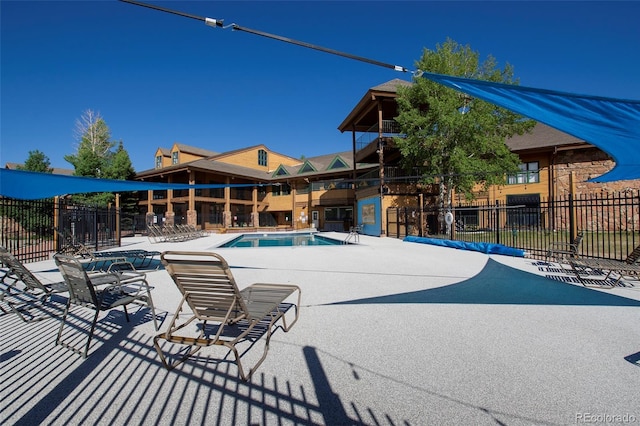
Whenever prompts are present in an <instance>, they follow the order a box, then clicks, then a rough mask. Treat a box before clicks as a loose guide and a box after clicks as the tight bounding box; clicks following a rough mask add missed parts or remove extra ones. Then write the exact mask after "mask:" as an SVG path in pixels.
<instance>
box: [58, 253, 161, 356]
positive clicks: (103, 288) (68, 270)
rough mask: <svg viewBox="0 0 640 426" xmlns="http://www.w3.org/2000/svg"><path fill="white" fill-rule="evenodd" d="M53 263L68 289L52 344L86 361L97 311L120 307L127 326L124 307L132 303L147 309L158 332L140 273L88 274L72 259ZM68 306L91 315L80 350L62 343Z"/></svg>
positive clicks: (151, 302) (147, 289)
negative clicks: (54, 340) (79, 307)
mask: <svg viewBox="0 0 640 426" xmlns="http://www.w3.org/2000/svg"><path fill="white" fill-rule="evenodd" d="M54 259H55V262H56V264H57V265H58V268H59V269H60V272H61V273H62V276H63V278H64V280H65V283H66V284H67V287H68V289H69V299H68V302H67V306H66V307H65V310H64V314H63V315H62V317H61V318H60V329H59V330H58V337H57V338H56V344H59V345H62V346H64V347H66V348H69V349H71V350H72V351H74V352H75V353H78V354H80V355H82V357H83V358H86V357H87V354H88V352H89V346H90V345H91V338H92V337H93V331H94V330H95V326H96V322H97V321H98V314H99V313H100V311H107V310H110V309H113V308H116V307H118V306H122V307H123V309H124V313H125V317H126V318H127V322H128V321H129V313H128V312H127V305H129V304H132V303H133V304H138V305H142V306H146V307H148V308H149V309H150V310H151V314H152V316H153V323H154V325H155V328H156V330H157V329H158V322H157V319H156V313H155V309H154V306H153V300H152V299H151V288H150V287H149V284H148V283H147V280H146V275H145V274H144V273H139V272H105V273H91V274H88V273H87V271H86V270H85V269H84V267H83V265H82V263H80V261H79V260H78V258H76V257H75V256H68V255H60V254H58V255H55V256H54ZM71 305H79V306H82V307H85V308H90V309H93V310H94V311H95V315H94V316H93V321H92V323H91V327H90V329H89V332H88V337H87V343H86V345H85V346H84V349H77V348H76V347H74V346H72V345H70V344H67V343H64V342H62V330H63V328H64V324H65V322H66V319H67V315H68V314H69V310H70V309H71Z"/></svg>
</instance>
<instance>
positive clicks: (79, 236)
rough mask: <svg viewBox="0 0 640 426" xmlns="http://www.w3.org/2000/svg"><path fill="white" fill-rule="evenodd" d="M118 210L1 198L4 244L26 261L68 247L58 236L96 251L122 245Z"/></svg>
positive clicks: (0, 233)
mask: <svg viewBox="0 0 640 426" xmlns="http://www.w3.org/2000/svg"><path fill="white" fill-rule="evenodd" d="M119 225H120V216H119V211H118V209H116V208H98V207H95V206H83V205H76V204H73V203H70V202H69V201H68V200H64V199H45V200H16V199H12V198H0V244H1V245H2V246H3V247H5V248H6V249H7V250H9V251H10V252H11V253H13V255H14V256H16V257H17V258H18V259H19V260H20V261H22V262H35V261H39V260H46V259H49V258H50V257H51V255H52V254H54V253H56V252H58V251H60V250H61V249H62V248H63V246H64V245H65V244H66V242H65V241H63V240H62V239H61V238H60V237H59V235H58V234H57V233H56V228H57V229H58V230H60V231H61V232H63V233H64V232H66V233H67V234H68V235H71V238H73V241H74V242H75V243H81V244H83V245H85V246H87V247H89V248H91V249H94V250H102V249H105V248H110V247H117V246H119V245H120V234H119V232H118V231H119Z"/></svg>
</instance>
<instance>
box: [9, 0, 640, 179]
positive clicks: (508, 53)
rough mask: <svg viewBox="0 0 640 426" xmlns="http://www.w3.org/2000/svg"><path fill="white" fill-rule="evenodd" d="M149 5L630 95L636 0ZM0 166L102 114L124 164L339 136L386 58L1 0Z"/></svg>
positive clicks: (139, 13) (51, 150)
mask: <svg viewBox="0 0 640 426" xmlns="http://www.w3.org/2000/svg"><path fill="white" fill-rule="evenodd" d="M149 3H153V4H156V5H160V6H163V7H167V8H172V9H177V10H180V11H183V12H186V13H190V14H194V15H198V16H206V17H211V18H217V19H224V20H225V24H231V23H236V24H238V25H240V26H243V27H248V28H251V29H256V30H261V31H265V32H269V33H273V34H277V35H280V36H284V37H289V38H293V39H296V40H301V41H304V42H308V43H312V44H316V45H320V46H324V47H327V48H331V49H335V50H339V51H344V52H348V53H351V54H354V55H358V56H363V57H368V58H371V59H375V60H378V61H381V62H386V63H391V64H396V65H401V66H405V67H407V68H410V69H413V67H414V63H415V61H416V60H417V59H419V57H420V56H421V54H422V50H423V48H425V47H426V48H429V49H435V48H436V45H437V44H438V43H442V42H444V41H445V40H446V38H447V37H450V38H452V39H453V40H455V41H457V42H458V43H461V44H468V45H470V46H471V48H472V49H473V50H476V51H478V52H479V53H480V56H481V58H485V57H486V56H487V55H493V56H494V57H495V58H496V59H497V60H498V62H499V64H500V66H501V67H502V66H503V65H504V63H505V62H509V63H510V64H512V65H513V66H514V67H515V74H516V77H519V78H520V81H521V84H522V85H523V86H531V87H538V88H545V89H552V90H561V91H566V92H572V93H579V94H591V95H601V96H607V97H615V98H625V99H636V100H638V99H640V78H639V77H638V76H639V75H640V24H639V21H638V17H640V2H612V1H608V2H577V1H576V2H538V1H533V2H505V1H501V2H486V1H478V2H456V1H449V2H444V1H443V2H430V1H412V2H400V1H375V2H364V1H350V2H342V1H338V2H311V1H286V2H273V1H259V2H250V1H233V2H227V1H181V2H157V1H149ZM0 8H1V9H0V15H1V19H2V22H1V43H2V46H1V48H2V49H1V60H2V62H1V71H0V72H1V92H0V96H1V99H0V100H1V103H0V108H1V110H0V111H1V121H0V126H1V133H0V137H1V139H0V144H1V145H0V165H1V166H3V167H4V165H5V163H7V162H16V163H21V162H24V160H26V158H27V157H28V153H29V151H32V150H36V149H37V150H40V151H42V152H44V153H45V154H46V155H47V156H48V157H49V158H50V160H51V164H52V166H54V167H62V168H72V166H71V165H70V164H69V163H67V162H66V161H64V158H63V157H64V155H66V154H72V153H74V152H75V150H76V147H77V140H76V139H75V137H74V129H75V123H76V120H78V119H79V118H80V116H81V115H82V113H83V112H84V111H85V110H87V109H92V110H94V111H96V112H99V113H100V114H101V116H102V117H103V118H104V120H105V121H106V123H107V125H108V126H109V127H110V129H111V134H112V138H113V139H114V140H116V141H118V140H122V141H123V143H124V147H125V149H126V150H127V151H128V152H129V155H130V156H131V159H132V162H133V165H134V168H135V169H136V171H138V172H140V171H143V170H147V169H150V168H153V165H154V163H153V155H154V152H155V150H156V149H157V148H158V147H166V148H170V147H171V146H172V145H173V143H174V142H180V143H183V144H187V145H192V146H197V147H201V148H206V149H209V150H212V151H216V152H224V151H229V150H233V149H237V148H242V147H247V146H252V145H256V144H261V143H263V144H265V145H266V146H268V147H269V148H270V149H272V150H275V151H277V152H281V153H283V154H288V155H291V156H293V157H300V156H302V155H304V156H306V157H311V156H316V155H322V154H328V153H333V152H340V151H349V150H350V149H351V136H350V134H348V133H345V134H341V133H340V132H339V131H338V130H337V126H338V125H339V124H340V123H341V122H342V120H343V119H344V118H345V117H346V116H347V114H348V113H349V112H350V111H351V109H352V108H353V107H354V106H355V105H356V103H357V102H358V101H359V100H360V99H361V98H362V96H363V95H364V94H365V93H366V91H367V90H368V89H369V88H370V87H373V86H376V85H378V84H380V83H383V82H386V81H388V80H391V79H393V78H403V79H406V80H410V77H411V76H410V75H409V74H403V73H399V72H395V71H393V70H389V69H386V68H381V67H376V66H374V65H369V64H366V63H361V62H357V61H353V60H350V59H346V58H341V57H337V56H333V55H329V54H326V53H322V52H317V51H314V50H309V49H305V48H302V47H299V46H294V45H291V44H287V43H283V42H279V41H275V40H270V39H266V38H263V37H259V36H256V35H252V34H248V33H245V32H240V31H232V30H231V29H221V28H212V27H208V26H206V25H205V24H204V23H202V22H199V21H196V20H192V19H187V18H183V17H179V16H175V15H170V14H166V13H162V12H159V11H155V10H151V9H147V8H142V7H139V6H134V5H131V4H128V3H123V2H120V1H117V0H104V1H41V2H35V1H5V0H2V1H1V2H0Z"/></svg>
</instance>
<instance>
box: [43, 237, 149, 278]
mask: <svg viewBox="0 0 640 426" xmlns="http://www.w3.org/2000/svg"><path fill="white" fill-rule="evenodd" d="M55 231H56V233H57V234H58V236H59V237H60V239H61V240H62V241H63V242H64V243H63V245H62V248H61V249H60V251H58V254H67V255H71V256H74V257H77V258H78V259H79V260H80V262H81V263H82V264H83V266H84V268H85V269H86V270H88V271H109V270H110V268H111V267H112V265H114V264H120V265H119V267H120V268H122V267H123V266H124V265H125V264H131V265H133V267H134V268H136V269H144V268H147V267H149V266H150V265H151V264H152V262H153V258H154V257H156V256H160V252H159V251H147V250H112V251H94V250H92V249H91V248H89V247H87V246H86V245H84V244H82V243H80V242H78V241H77V240H76V239H75V238H74V237H73V235H71V233H70V232H69V231H67V230H66V229H65V230H63V231H60V230H59V229H57V228H55ZM158 266H159V265H158Z"/></svg>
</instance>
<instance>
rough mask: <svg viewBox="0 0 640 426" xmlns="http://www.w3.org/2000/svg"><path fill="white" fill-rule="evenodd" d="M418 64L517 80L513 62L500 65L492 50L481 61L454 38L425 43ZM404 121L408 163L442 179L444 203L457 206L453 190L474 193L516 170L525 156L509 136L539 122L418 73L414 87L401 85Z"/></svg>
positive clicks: (430, 179)
mask: <svg viewBox="0 0 640 426" xmlns="http://www.w3.org/2000/svg"><path fill="white" fill-rule="evenodd" d="M416 66H417V68H418V69H420V70H424V71H429V72H433V73H438V74H447V75H453V76H461V77H467V78H474V79H478V80H488V81H493V82H500V83H506V84H517V81H516V80H515V79H514V77H513V68H512V67H511V66H510V65H509V64H507V65H506V66H505V67H504V69H499V68H498V66H497V63H496V60H495V59H494V58H493V57H491V56H489V57H488V58H487V59H486V60H485V61H484V62H480V57H479V54H478V53H477V52H475V51H473V50H471V48H470V47H469V46H462V45H459V44H458V43H456V42H455V41H453V40H451V39H447V41H446V42H445V43H444V44H442V45H438V46H437V49H436V50H435V51H432V50H429V49H424V51H423V54H422V58H421V59H420V60H419V61H418V62H417V64H416ZM398 93H399V96H398V98H397V102H398V107H399V115H398V117H396V121H397V122H398V123H399V124H400V128H401V131H402V133H404V134H406V137H405V138H396V143H397V145H398V147H399V148H400V151H401V153H402V157H403V165H404V166H405V167H406V168H407V169H410V168H416V167H418V168H419V169H420V170H421V174H422V177H423V180H424V182H425V183H438V184H439V185H440V205H441V207H442V208H447V207H450V206H451V195H452V192H453V191H457V192H462V193H464V194H465V195H466V196H467V197H473V195H472V190H473V189H474V187H475V186H476V185H478V184H480V185H484V186H485V188H486V187H488V186H490V185H495V184H502V183H504V178H505V175H506V174H507V173H512V172H516V171H517V169H518V164H519V163H520V160H519V159H518V156H517V155H515V154H513V153H512V152H510V151H509V149H508V148H507V146H506V144H505V140H506V139H507V138H508V137H511V136H513V135H514V134H523V133H524V132H526V131H528V130H530V129H531V128H533V126H534V125H535V122H534V121H532V120H525V119H524V118H523V117H522V116H519V115H517V114H515V113H513V112H511V111H509V110H506V109H504V108H500V107H498V106H495V105H493V104H490V103H488V102H485V101H482V100H479V99H473V98H471V97H469V96H468V95H466V94H464V93H462V92H458V91H455V90H453V89H450V88H447V87H445V86H442V85H440V84H438V83H435V82H432V81H430V80H428V79H426V78H420V77H418V78H415V79H414V84H413V85H412V86H411V87H406V88H399V89H398Z"/></svg>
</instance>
